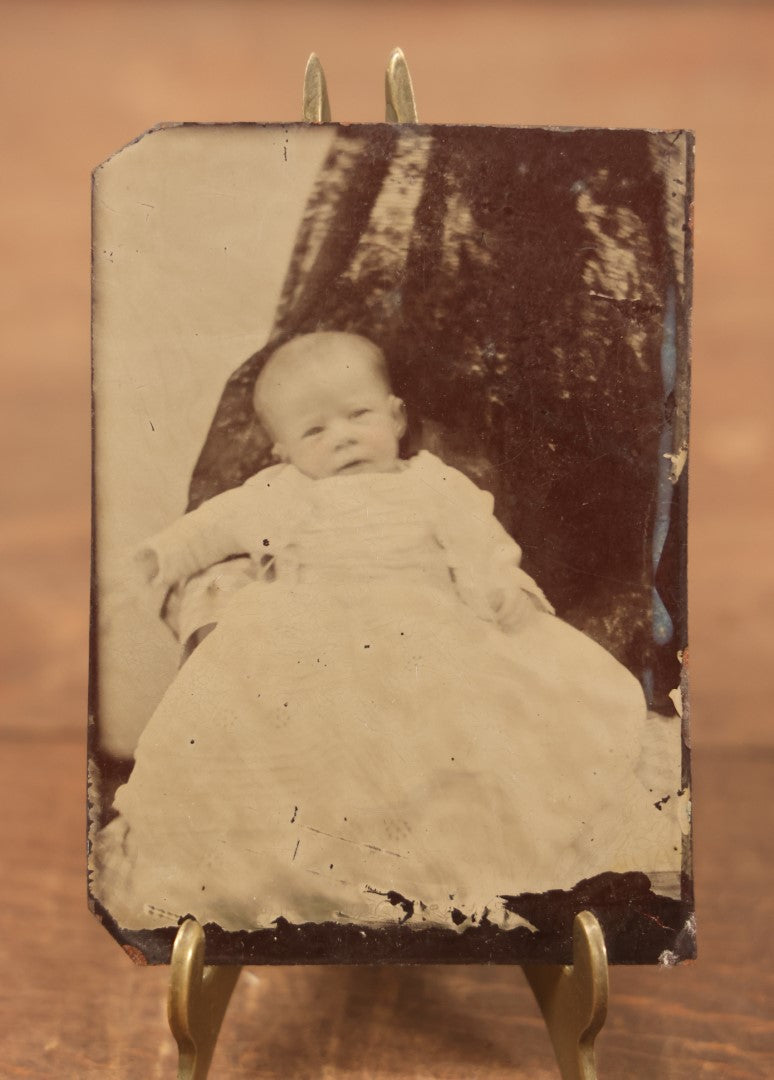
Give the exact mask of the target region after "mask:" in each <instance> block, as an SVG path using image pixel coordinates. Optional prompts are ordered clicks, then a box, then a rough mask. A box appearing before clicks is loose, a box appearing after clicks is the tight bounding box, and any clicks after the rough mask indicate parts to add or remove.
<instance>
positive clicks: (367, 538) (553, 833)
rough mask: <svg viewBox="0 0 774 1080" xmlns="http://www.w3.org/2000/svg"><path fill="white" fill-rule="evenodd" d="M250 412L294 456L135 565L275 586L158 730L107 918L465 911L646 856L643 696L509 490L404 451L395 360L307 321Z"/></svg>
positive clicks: (174, 692) (114, 870)
mask: <svg viewBox="0 0 774 1080" xmlns="http://www.w3.org/2000/svg"><path fill="white" fill-rule="evenodd" d="M254 401H255V408H256V410H257V412H258V415H259V417H260V418H261V420H262V422H263V424H264V426H265V428H266V429H267V431H268V432H269V433H270V435H271V438H272V439H273V441H274V453H275V455H276V457H277V459H278V461H279V464H277V465H274V466H272V467H270V468H268V469H265V470H263V471H261V472H259V473H258V474H256V475H255V476H253V477H252V478H251V479H249V480H248V481H247V482H246V483H245V484H243V485H242V486H241V487H240V488H237V489H234V490H232V491H228V492H225V493H224V494H222V495H219V496H217V497H215V498H213V499H211V500H210V501H209V502H207V503H205V504H204V505H203V506H201V507H200V508H199V509H198V510H196V511H194V512H192V513H190V514H187V515H185V517H183V518H182V519H180V520H179V521H177V522H175V523H174V524H173V525H171V526H170V527H169V528H168V529H165V530H164V531H163V532H162V533H160V534H159V535H157V536H156V537H154V538H153V539H152V540H150V541H148V543H147V544H146V545H145V546H144V548H143V551H142V554H141V559H142V562H143V566H144V568H145V572H146V576H147V578H148V579H149V580H152V581H154V582H155V583H162V584H164V585H166V586H172V585H174V584H176V583H178V582H181V581H185V580H186V579H187V578H188V577H190V576H191V575H192V574H195V573H197V572H198V571H200V570H202V569H203V568H205V567H208V566H211V565H213V564H214V563H217V562H219V561H220V560H222V559H224V558H226V557H228V556H230V555H234V554H238V553H248V554H249V555H250V556H251V557H252V559H253V561H254V563H255V565H256V567H257V568H258V569H259V580H257V581H255V582H253V583H251V584H249V585H247V586H245V587H244V588H242V589H240V590H239V591H238V592H237V593H235V595H234V596H233V597H232V599H231V600H230V601H229V603H228V605H227V607H226V609H225V610H224V612H223V615H222V617H221V618H220V620H219V622H218V625H217V627H216V628H215V630H214V631H213V632H212V633H211V634H210V635H209V636H208V637H207V638H206V640H204V641H203V643H202V644H201V645H200V646H199V647H198V648H197V650H196V651H195V652H194V653H193V655H192V656H191V657H190V659H189V660H188V661H187V663H186V664H185V665H184V666H183V667H182V669H181V670H180V672H179V673H178V675H177V677H176V678H175V680H174V682H173V684H172V685H171V686H170V688H169V690H168V691H167V693H166V695H165V696H164V698H163V700H162V702H161V704H160V705H159V707H158V709H157V710H156V712H155V713H154V715H153V717H152V718H151V720H150V722H149V723H148V725H147V727H146V729H145V731H144V732H143V735H142V737H141V739H140V742H139V745H138V749H137V754H136V765H135V769H134V772H133V774H132V776H131V778H130V780H129V783H128V784H127V785H125V786H124V787H123V788H121V789H120V790H119V792H118V795H117V797H116V804H115V805H116V809H117V810H118V811H119V817H118V818H117V819H116V820H115V821H113V822H112V823H111V825H109V826H108V827H107V829H105V830H103V834H102V837H101V838H100V841H99V843H98V845H97V847H98V860H97V862H98V873H97V875H96V878H95V882H94V893H95V895H96V896H97V897H98V898H99V899H100V900H101V901H102V902H103V903H104V905H105V906H106V907H107V909H108V910H109V911H110V912H111V914H112V915H113V916H114V918H116V919H117V921H119V922H120V923H122V924H123V925H124V926H127V927H130V928H143V927H152V926H159V925H169V924H170V923H174V922H176V921H177V919H178V918H179V917H180V915H181V914H185V913H191V914H193V915H195V916H196V917H197V918H198V919H199V920H200V921H201V922H203V923H204V922H208V921H212V922H217V923H218V924H220V925H221V926H223V927H224V928H226V929H230V930H237V929H253V928H258V927H265V926H269V925H271V923H272V922H273V921H274V920H275V919H276V918H278V917H279V916H283V917H284V918H286V919H288V920H289V921H291V922H325V921H330V920H337V921H355V922H359V923H372V924H373V923H377V924H378V923H380V922H387V921H394V920H395V919H396V918H398V917H400V918H401V919H406V918H408V921H409V923H410V925H416V926H421V925H424V924H427V923H434V924H436V925H437V924H441V925H445V926H449V927H451V926H458V925H460V913H462V915H463V916H465V917H467V918H468V919H476V918H478V917H480V915H481V914H482V913H483V911H484V910H486V911H487V912H488V913H489V917H490V918H491V917H492V912H493V911H495V910H497V907H498V903H499V904H500V907H501V908H502V901H501V899H500V898H501V897H502V896H504V895H505V896H507V895H514V894H517V893H520V892H525V891H532V892H539V891H544V890H545V889H548V888H569V887H571V886H572V885H574V884H575V883H576V882H577V881H578V880H580V879H581V878H584V877H589V876H591V875H592V874H594V873H600V872H602V871H604V870H618V871H626V870H631V869H642V868H643V858H644V856H643V846H642V844H643V837H642V836H637V835H635V833H636V829H635V828H634V827H633V821H634V820H635V817H636V815H635V816H633V811H632V812H631V813H628V814H626V815H622V814H621V806H622V805H625V804H627V805H629V806H630V807H631V806H633V805H634V804H635V803H636V802H637V800H640V801H642V800H645V801H646V802H647V799H648V796H647V793H646V792H644V789H641V788H640V786H639V785H638V782H637V781H636V779H635V776H634V772H633V765H634V761H635V758H636V752H637V748H638V744H639V739H640V734H641V726H642V723H643V720H644V717H645V706H644V700H643V696H642V693H641V690H640V687H639V684H638V683H637V682H636V680H635V679H634V678H633V677H632V676H631V675H630V674H629V673H628V672H627V671H626V670H625V669H624V668H623V667H621V666H620V665H619V664H618V663H617V662H616V661H615V660H614V659H613V658H612V657H611V656H610V655H609V654H608V653H606V652H605V651H604V650H603V649H602V648H600V647H599V646H598V645H596V644H594V643H593V642H592V641H591V640H590V639H588V638H586V637H585V636H584V635H582V634H580V633H579V632H577V631H576V630H574V629H572V628H571V627H570V626H568V625H567V624H565V623H563V622H562V621H561V620H559V619H558V618H556V617H555V615H554V614H553V610H552V609H551V607H550V605H549V604H548V602H547V601H546V599H545V597H544V596H543V594H542V592H541V591H540V589H539V588H538V586H537V585H536V584H535V582H534V581H533V580H532V579H531V578H530V577H529V576H528V575H527V574H525V573H524V572H523V571H522V570H521V568H520V565H519V564H520V557H521V552H520V550H519V547H518V545H517V544H516V543H515V542H514V541H513V540H512V539H511V538H510V537H509V536H508V534H507V533H506V532H505V531H504V530H503V528H502V527H501V526H500V524H499V523H498V522H497V520H496V518H495V517H494V514H493V500H492V498H491V496H490V495H488V494H487V493H486V492H483V491H481V490H480V489H479V488H477V487H476V486H475V485H474V484H473V483H472V482H471V481H470V480H468V479H467V477H465V476H463V475H462V474H461V473H459V472H457V471H456V470H454V469H452V468H449V467H448V466H446V465H445V464H444V463H443V462H442V461H440V460H439V459H438V458H437V457H434V456H433V455H432V454H429V453H427V452H425V451H422V452H420V453H419V454H417V455H416V456H415V457H413V458H410V459H409V460H401V458H400V457H399V441H400V438H401V436H402V434H403V432H404V429H405V409H404V406H403V403H402V402H401V401H400V400H399V399H398V398H397V397H395V396H394V394H393V393H392V391H391V388H390V383H389V378H388V373H387V369H386V365H385V361H384V357H383V355H382V353H381V351H380V350H379V349H378V348H377V347H376V346H375V345H374V344H373V343H372V342H370V341H368V340H367V339H365V338H363V337H359V336H357V335H354V334H346V333H316V334H309V335H304V336H302V337H297V338H295V339H293V340H291V341H289V342H288V343H287V344H285V345H283V346H281V347H280V348H279V349H277V350H276V352H275V353H274V354H273V355H272V356H271V357H270V359H269V360H268V362H267V363H266V365H265V366H264V368H263V370H262V372H261V374H260V376H259V378H258V380H257V383H256V387H255V397H254ZM267 554H269V555H271V556H272V566H273V570H272V574H271V575H268V574H266V573H264V572H263V569H262V568H264V567H265V563H266V559H265V556H266V555H267ZM642 805H643V806H644V805H645V803H644V802H643V803H642ZM648 805H649V804H648ZM650 816H651V817H652V814H651V815H650ZM643 820H644V818H643ZM649 820H650V818H648V821H649ZM661 842H662V841H661V840H660V839H658V838H656V839H655V840H654V844H655V846H656V851H655V853H654V855H653V856H652V858H653V859H654V860H655V863H653V864H655V865H657V864H658V851H659V849H658V844H659V843H661ZM646 862H647V858H646ZM396 896H398V897H400V898H401V904H400V906H399V907H398V908H396V906H395V897H396ZM462 925H469V924H468V923H463V924H462Z"/></svg>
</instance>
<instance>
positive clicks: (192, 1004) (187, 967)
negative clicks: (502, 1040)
mask: <svg viewBox="0 0 774 1080" xmlns="http://www.w3.org/2000/svg"><path fill="white" fill-rule="evenodd" d="M385 95H386V99H387V109H386V112H387V121H388V122H389V123H393V124H415V123H417V110H416V105H415V102H414V90H413V87H412V85H411V76H410V75H409V70H408V66H407V64H406V59H405V57H404V55H403V52H402V50H401V49H394V50H393V52H392V55H391V56H390V60H389V63H388V66H387V74H386V82H385ZM303 112H304V120H305V122H306V123H310V124H322V123H327V122H328V121H330V118H331V110H330V104H329V102H328V90H327V86H326V82H325V74H324V72H323V69H322V65H321V64H320V61H319V60H318V58H317V56H315V54H314V53H312V55H311V56H310V57H309V62H308V64H307V66H306V74H305V76H304V104H303ZM522 970H523V971H524V974H525V975H526V977H527V981H528V982H529V985H530V987H531V988H532V992H533V993H534V995H535V997H536V999H537V1002H538V1005H539V1006H540V1010H541V1012H542V1013H543V1017H544V1019H545V1022H546V1027H547V1028H548V1034H549V1036H550V1038H551V1042H552V1044H553V1047H554V1053H555V1054H556V1060H557V1063H558V1065H559V1072H560V1074H561V1076H562V1080H596V1076H597V1070H596V1066H595V1064H594V1040H595V1038H596V1036H597V1035H598V1034H599V1032H600V1031H601V1029H602V1025H603V1024H604V1022H605V1017H606V1015H607V995H608V972H607V951H606V949H605V940H604V937H603V935H602V930H601V927H600V925H599V922H598V921H597V919H596V917H595V916H594V915H592V914H591V912H590V911H582V912H581V913H580V914H579V915H577V916H576V917H575V923H574V925H573V963H572V966H564V967H563V966H561V965H557V964H528V965H524V967H523V969H522ZM240 971H241V968H240V967H205V966H204V931H203V930H202V928H201V926H200V925H199V923H198V922H196V920H195V919H187V920H186V921H185V922H184V923H183V924H182V926H181V927H180V929H179V930H178V932H177V937H176V938H175V944H174V946H173V949H172V961H171V971H170V979H169V998H168V1015H169V1026H170V1028H171V1030H172V1034H173V1035H174V1036H175V1039H176V1041H177V1046H178V1052H179V1057H178V1071H177V1076H178V1080H206V1077H207V1074H208V1072H209V1068H210V1062H211V1061H212V1055H213V1053H214V1051H215V1045H216V1043H217V1041H218V1035H219V1033H220V1027H221V1024H222V1023H223V1017H224V1016H225V1014H226V1009H227V1008H228V1003H229V1000H230V999H231V994H232V991H233V989H234V986H235V985H236V981H237V979H238V978H239V972H240Z"/></svg>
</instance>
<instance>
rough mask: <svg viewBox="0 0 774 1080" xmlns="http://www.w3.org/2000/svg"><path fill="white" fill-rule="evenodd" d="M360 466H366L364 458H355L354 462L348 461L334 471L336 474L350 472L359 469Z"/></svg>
mask: <svg viewBox="0 0 774 1080" xmlns="http://www.w3.org/2000/svg"><path fill="white" fill-rule="evenodd" d="M362 465H368V462H367V461H366V459H365V458H356V459H355V461H348V462H347V464H346V465H341V466H340V467H339V468H338V469H337V470H336V472H337V473H343V472H352V471H354V470H355V469H359V468H360V467H361V466H362Z"/></svg>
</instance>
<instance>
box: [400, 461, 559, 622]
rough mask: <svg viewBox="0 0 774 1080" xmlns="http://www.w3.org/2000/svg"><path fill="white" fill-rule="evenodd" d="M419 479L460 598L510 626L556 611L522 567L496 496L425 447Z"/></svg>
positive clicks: (517, 548)
mask: <svg viewBox="0 0 774 1080" xmlns="http://www.w3.org/2000/svg"><path fill="white" fill-rule="evenodd" d="M416 462H417V465H416V469H417V474H418V477H419V479H420V480H421V481H422V482H423V483H425V484H427V485H428V486H429V487H430V488H431V489H432V492H433V494H434V497H435V498H434V502H435V504H436V512H437V516H436V538H437V540H438V542H439V543H440V545H441V546H442V547H443V549H444V551H445V552H446V557H447V563H448V566H449V570H450V572H451V574H452V577H453V579H454V583H455V587H456V589H457V592H458V594H459V596H460V598H461V599H462V600H463V601H464V602H465V603H466V604H468V605H469V606H470V607H472V608H473V609H474V610H475V611H476V613H477V614H478V615H480V616H481V617H482V618H484V619H487V620H489V621H494V622H497V623H498V624H499V625H500V626H501V627H502V629H504V630H506V631H509V630H515V629H517V628H519V627H520V626H521V625H522V624H523V622H524V621H526V620H527V619H528V618H529V615H530V613H532V612H534V611H535V610H538V611H543V612H547V613H548V614H554V609H553V607H552V606H551V604H550V603H549V601H548V600H547V599H546V596H545V594H544V593H543V591H542V589H541V588H540V586H539V585H538V584H537V582H536V581H534V579H533V578H531V577H530V576H529V574H527V573H525V571H524V570H522V569H521V548H520V547H519V545H518V544H517V543H516V541H515V540H514V539H513V538H512V537H511V536H510V535H509V534H508V533H507V532H506V531H505V529H504V528H503V527H502V525H501V524H500V522H499V521H498V520H497V518H496V517H495V516H494V498H493V496H492V495H491V494H490V493H489V492H488V491H482V490H481V488H479V487H477V486H476V485H475V484H474V483H473V481H472V480H469V479H468V477H467V476H465V475H464V474H463V473H461V472H459V471H458V470H457V469H454V468H452V467H451V466H449V465H446V464H444V462H442V461H441V460H440V459H439V458H437V457H435V456H434V455H433V454H429V453H427V452H426V451H423V452H422V453H421V454H419V455H418V457H417V459H416Z"/></svg>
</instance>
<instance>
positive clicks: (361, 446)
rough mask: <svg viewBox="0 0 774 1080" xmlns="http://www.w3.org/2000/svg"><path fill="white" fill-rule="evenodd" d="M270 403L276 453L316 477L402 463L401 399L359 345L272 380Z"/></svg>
mask: <svg viewBox="0 0 774 1080" xmlns="http://www.w3.org/2000/svg"><path fill="white" fill-rule="evenodd" d="M266 409H267V413H268V417H269V419H270V424H271V429H272V432H273V433H274V436H275V438H276V442H275V446H274V450H275V452H276V454H277V455H278V456H279V457H280V458H281V459H282V460H283V461H289V462H291V464H293V465H295V466H296V468H297V469H298V470H299V471H300V472H302V473H304V475H305V476H309V477H311V478H312V479H314V480H321V479H323V478H324V477H327V476H336V475H344V474H347V473H356V472H392V471H394V470H395V469H397V467H398V441H399V439H400V437H401V435H402V434H403V430H404V427H405V423H404V420H403V406H402V402H401V401H399V400H398V398H396V397H393V396H392V395H391V394H390V393H389V392H388V390H387V388H386V387H385V385H384V383H383V382H382V380H381V379H380V378H379V376H378V374H377V373H376V372H375V371H374V369H373V365H372V363H371V361H370V359H369V358H368V357H364V356H363V355H362V354H361V353H359V352H358V351H357V350H356V349H355V348H352V349H346V350H342V351H341V352H340V353H339V354H338V355H336V356H334V357H329V358H326V359H325V362H324V363H320V364H310V365H309V366H308V367H307V368H306V370H304V371H303V372H300V371H299V372H296V373H294V374H293V375H292V376H291V377H290V378H286V379H285V380H283V381H282V382H279V383H277V384H275V385H274V386H272V387H271V389H270V391H269V392H268V395H267V401H266Z"/></svg>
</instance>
